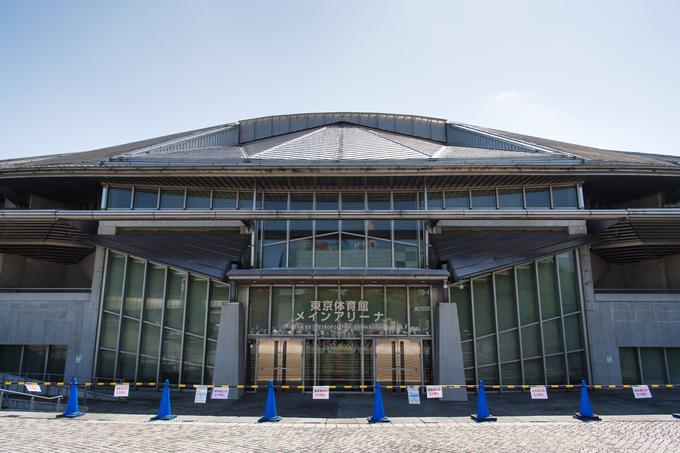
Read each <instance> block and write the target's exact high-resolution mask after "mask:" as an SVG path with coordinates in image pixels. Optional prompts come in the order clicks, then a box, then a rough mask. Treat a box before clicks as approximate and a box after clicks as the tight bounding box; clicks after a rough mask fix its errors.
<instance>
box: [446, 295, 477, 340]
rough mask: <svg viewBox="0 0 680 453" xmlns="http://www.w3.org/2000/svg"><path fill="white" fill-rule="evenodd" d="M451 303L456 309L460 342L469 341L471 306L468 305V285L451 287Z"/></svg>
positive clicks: (470, 334)
mask: <svg viewBox="0 0 680 453" xmlns="http://www.w3.org/2000/svg"><path fill="white" fill-rule="evenodd" d="M461 286H463V287H462V288H461ZM451 302H453V303H455V304H456V305H457V308H458V323H459V324H460V338H461V340H462V341H465V340H470V339H471V338H472V304H471V303H470V288H469V283H464V284H454V285H453V286H451Z"/></svg>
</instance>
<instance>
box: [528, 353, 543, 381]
mask: <svg viewBox="0 0 680 453" xmlns="http://www.w3.org/2000/svg"><path fill="white" fill-rule="evenodd" d="M524 383H525V384H529V385H536V384H545V378H544V377H543V360H542V359H531V360H525V361H524Z"/></svg>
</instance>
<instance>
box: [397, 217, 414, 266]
mask: <svg viewBox="0 0 680 453" xmlns="http://www.w3.org/2000/svg"><path fill="white" fill-rule="evenodd" d="M394 241H395V242H394V267H397V268H418V267H420V265H419V264H420V259H419V256H418V221H417V220H395V221H394Z"/></svg>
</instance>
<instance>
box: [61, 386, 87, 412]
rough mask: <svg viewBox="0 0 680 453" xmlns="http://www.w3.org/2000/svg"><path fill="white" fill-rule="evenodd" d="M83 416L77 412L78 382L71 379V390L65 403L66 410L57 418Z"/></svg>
mask: <svg viewBox="0 0 680 453" xmlns="http://www.w3.org/2000/svg"><path fill="white" fill-rule="evenodd" d="M81 415H85V414H83V413H82V412H80V411H79V410H78V380H77V379H76V378H72V379H71V390H70V391H69V392H68V402H67V403H66V410H65V411H64V413H63V414H61V415H58V416H57V417H66V418H76V417H80V416H81Z"/></svg>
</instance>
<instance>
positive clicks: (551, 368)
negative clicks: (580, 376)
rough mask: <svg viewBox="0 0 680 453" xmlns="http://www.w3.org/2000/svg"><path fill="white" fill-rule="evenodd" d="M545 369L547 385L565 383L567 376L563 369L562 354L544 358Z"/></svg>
mask: <svg viewBox="0 0 680 453" xmlns="http://www.w3.org/2000/svg"><path fill="white" fill-rule="evenodd" d="M545 368H546V377H547V382H546V383H547V384H563V383H565V382H567V375H566V372H565V369H564V356H563V355H562V354H560V355H554V356H551V357H546V358H545Z"/></svg>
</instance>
